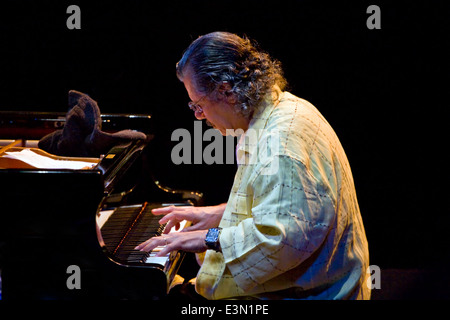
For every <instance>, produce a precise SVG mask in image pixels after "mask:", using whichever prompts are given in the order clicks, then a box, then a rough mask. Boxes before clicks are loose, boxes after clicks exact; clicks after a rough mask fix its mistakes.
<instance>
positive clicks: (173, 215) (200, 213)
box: [152, 203, 226, 234]
mask: <svg viewBox="0 0 450 320" xmlns="http://www.w3.org/2000/svg"><path fill="white" fill-rule="evenodd" d="M225 206H226V203H223V204H219V205H217V206H206V207H191V206H185V207H175V206H170V207H163V208H158V209H153V210H152V213H153V214H154V215H164V217H162V218H161V220H159V223H160V224H165V223H167V225H166V228H165V230H164V233H165V234H167V233H169V231H170V230H171V229H172V227H175V228H176V229H177V228H178V226H179V223H180V222H181V221H183V220H187V221H190V222H192V225H191V226H189V227H187V228H185V229H183V230H182V231H181V232H183V233H184V232H189V231H195V230H207V229H210V228H215V227H217V226H219V222H220V219H222V215H223V212H224V210H225Z"/></svg>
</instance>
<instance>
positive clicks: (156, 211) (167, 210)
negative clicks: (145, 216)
mask: <svg viewBox="0 0 450 320" xmlns="http://www.w3.org/2000/svg"><path fill="white" fill-rule="evenodd" d="M173 209H175V206H169V207H161V208H155V209H152V213H153V214H154V215H155V216H159V215H162V214H168V213H170V212H172V211H173Z"/></svg>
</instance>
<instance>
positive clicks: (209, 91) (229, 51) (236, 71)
mask: <svg viewBox="0 0 450 320" xmlns="http://www.w3.org/2000/svg"><path fill="white" fill-rule="evenodd" d="M187 67H191V68H192V71H193V78H194V79H193V80H194V82H195V85H196V89H197V90H198V91H199V93H201V94H205V95H209V97H210V98H212V99H215V100H217V99H218V97H217V96H214V95H213V93H214V92H215V91H216V89H217V87H218V85H220V84H222V83H224V82H227V83H228V84H229V85H230V86H231V90H230V91H229V92H227V94H231V93H232V94H234V95H235V97H236V98H237V103H236V108H237V111H238V112H240V113H241V114H242V115H243V116H245V117H247V118H248V117H251V115H252V114H253V112H254V110H255V109H256V108H257V107H258V106H259V105H260V104H261V102H262V101H263V100H264V99H265V98H266V96H267V95H268V94H270V93H271V92H272V89H273V86H274V85H278V86H279V87H280V89H281V90H283V89H284V88H285V87H286V84H287V82H286V80H285V78H284V76H283V71H282V69H281V64H280V62H279V61H277V60H275V59H272V58H271V57H270V56H269V55H268V54H267V53H265V52H263V51H261V50H259V49H258V48H257V47H256V45H255V44H253V43H252V41H250V40H249V39H248V38H241V37H239V36H237V35H235V34H232V33H228V32H212V33H209V34H206V35H204V36H201V37H199V38H197V39H196V40H195V41H193V42H192V43H191V45H190V46H189V47H188V48H187V49H186V51H185V52H184V54H183V57H182V58H181V60H180V61H179V62H178V63H177V69H176V71H177V76H178V78H179V79H180V80H181V81H183V73H184V72H185V71H186V69H187Z"/></svg>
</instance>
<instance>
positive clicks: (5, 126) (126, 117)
mask: <svg viewBox="0 0 450 320" xmlns="http://www.w3.org/2000/svg"><path fill="white" fill-rule="evenodd" d="M101 119H102V130H103V131H105V132H115V131H120V130H125V129H133V130H137V131H140V132H143V133H146V134H149V133H152V132H153V125H152V116H151V115H148V114H121V113H113V114H102V115H101ZM65 122H66V113H64V112H35V111H0V139H11V138H15V139H25V140H32V139H38V140H39V139H40V138H42V137H43V136H45V135H47V134H49V133H51V132H53V131H55V130H58V129H62V128H63V127H64V124H65Z"/></svg>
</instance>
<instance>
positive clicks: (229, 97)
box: [217, 81, 237, 104]
mask: <svg viewBox="0 0 450 320" xmlns="http://www.w3.org/2000/svg"><path fill="white" fill-rule="evenodd" d="M231 89H232V87H231V85H230V83H229V82H228V81H223V82H222V83H221V84H220V85H219V87H218V88H217V92H218V93H219V95H220V97H221V99H223V100H226V101H227V102H228V103H229V104H235V103H236V101H237V99H236V95H235V94H234V93H233V92H232V91H231Z"/></svg>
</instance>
